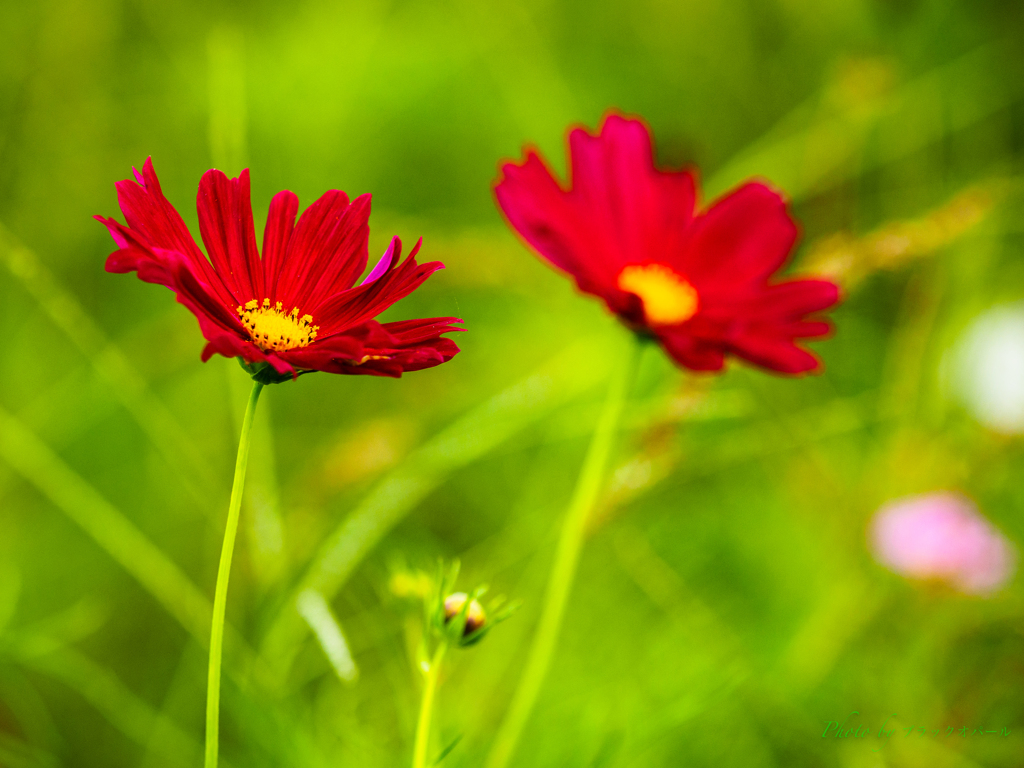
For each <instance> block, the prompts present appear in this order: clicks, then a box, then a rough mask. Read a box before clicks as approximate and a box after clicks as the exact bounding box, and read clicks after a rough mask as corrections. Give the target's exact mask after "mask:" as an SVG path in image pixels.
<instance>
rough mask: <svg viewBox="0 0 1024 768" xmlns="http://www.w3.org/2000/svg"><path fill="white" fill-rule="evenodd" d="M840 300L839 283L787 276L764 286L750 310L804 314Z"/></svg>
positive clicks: (781, 314) (779, 313) (800, 315)
mask: <svg viewBox="0 0 1024 768" xmlns="http://www.w3.org/2000/svg"><path fill="white" fill-rule="evenodd" d="M838 301H839V286H837V285H836V284H835V283H830V282H829V281H828V280H787V281H786V282H783V283H776V284H775V285H769V286H767V287H765V288H763V289H762V290H761V291H760V292H759V294H758V296H757V298H756V299H755V300H754V301H753V302H752V303H751V310H753V311H756V312H758V313H759V314H763V315H771V316H774V317H802V316H804V315H807V314H810V313H812V312H821V311H823V310H826V309H828V308H829V307H832V306H833V305H835V304H836V303H837V302H838Z"/></svg>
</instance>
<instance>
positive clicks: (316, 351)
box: [96, 159, 462, 381]
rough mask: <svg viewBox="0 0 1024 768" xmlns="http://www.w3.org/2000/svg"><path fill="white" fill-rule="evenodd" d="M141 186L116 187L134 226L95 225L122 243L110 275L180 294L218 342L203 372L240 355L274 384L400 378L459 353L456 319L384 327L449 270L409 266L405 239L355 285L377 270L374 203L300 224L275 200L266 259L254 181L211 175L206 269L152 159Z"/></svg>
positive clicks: (202, 202) (245, 175)
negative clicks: (402, 304) (400, 304)
mask: <svg viewBox="0 0 1024 768" xmlns="http://www.w3.org/2000/svg"><path fill="white" fill-rule="evenodd" d="M133 170H134V169H133ZM135 179H136V182H137V183H136V182H133V181H130V180H126V181H121V182H118V183H117V197H118V202H119V204H120V206H121V211H122V212H123V213H124V217H125V220H126V221H127V223H128V226H124V225H122V224H120V223H118V222H117V221H115V220H114V219H106V218H103V217H102V216H97V217H96V219H97V220H99V221H101V222H102V223H103V224H105V225H106V226H107V229H109V230H110V234H111V235H112V236H113V238H114V240H115V242H116V243H117V245H118V250H116V251H114V252H113V253H112V254H110V256H109V257H108V258H107V264H106V269H107V271H108V272H133V271H134V272H137V273H138V276H139V279H141V280H144V281H146V282H148V283H159V284H160V285H165V286H167V287H168V288H170V289H171V290H172V291H174V292H175V293H176V294H177V297H178V301H179V302H180V303H181V304H184V305H185V306H186V307H188V309H189V310H191V311H192V313H193V314H194V315H195V316H196V318H197V319H198V320H199V327H200V329H201V330H202V333H203V336H204V337H205V338H206V340H207V344H206V347H205V349H204V350H203V354H202V359H203V361H204V362H205V361H206V360H209V359H210V357H211V356H212V355H213V354H215V353H216V354H221V355H224V356H225V357H239V358H242V360H244V361H245V363H247V364H248V365H247V366H246V367H247V369H248V370H250V372H252V373H253V374H254V375H258V376H262V377H263V378H264V379H265V380H266V381H281V380H284V379H286V378H289V377H294V376H297V375H299V374H300V373H305V372H309V371H325V372H328V373H346V374H370V375H374V376H401V375H402V373H403V372H404V371H416V370H419V369H421V368H430V367H432V366H435V365H438V364H440V363H443V362H446V361H447V360H450V359H451V358H452V357H453V356H454V355H455V354H456V353H457V352H458V351H459V348H458V347H457V346H456V345H455V343H454V342H453V341H452V340H451V339H448V338H444V337H442V336H441V334H443V333H447V332H449V331H458V330H461V329H460V328H458V327H456V326H454V325H452V324H453V323H460V322H462V321H461V320H458V319H456V318H453V317H433V318H427V319H422V320H405V321H402V322H395V323H379V322H377V321H376V320H374V319H373V318H374V317H375V316H377V315H378V314H380V313H381V312H383V311H384V310H385V309H387V308H388V307H390V306H391V305H392V304H394V303H395V302H396V301H398V300H399V299H401V298H403V297H404V296H407V295H408V294H410V293H411V292H412V291H414V290H415V289H416V288H417V287H419V285H420V284H421V283H422V282H423V281H424V280H426V279H427V277H429V276H430V274H431V273H433V272H435V271H436V270H438V269H441V268H443V266H444V265H443V264H441V262H439V261H432V262H429V263H427V264H417V263H416V259H415V256H416V252H417V251H418V250H419V247H420V243H417V244H416V247H415V248H413V249H412V253H410V254H409V256H408V258H406V260H405V261H404V262H402V263H401V264H399V259H400V257H401V254H402V241H401V240H399V239H398V238H397V237H396V238H394V239H392V241H391V244H390V245H389V246H388V249H387V251H386V252H385V253H384V255H383V256H382V257H381V259H380V261H378V262H377V265H376V266H375V267H374V268H373V270H372V271H371V272H370V274H369V275H367V276H366V278H364V279H363V280H362V281H361V282H360V283H359V284H358V285H356V280H358V279H359V277H360V275H362V274H363V271H364V270H365V269H366V266H367V259H368V249H367V240H368V237H369V226H368V224H367V220H368V218H369V215H370V196H369V195H361V196H359V197H357V198H356V199H355V200H352V201H351V202H350V201H349V199H348V195H346V194H345V193H344V192H339V191H337V190H331V191H329V192H327V193H325V194H324V195H323V196H322V197H321V198H320V199H319V200H317V201H316V202H315V203H313V204H312V205H311V206H309V208H307V209H306V210H305V211H304V212H303V213H302V215H301V216H299V217H298V221H296V218H295V217H296V214H297V213H298V208H299V199H298V197H297V196H296V195H295V194H294V193H292V192H288V191H284V192H279V193H278V194H277V195H275V196H274V198H273V200H271V202H270V210H269V212H268V215H267V225H266V228H265V229H264V232H263V249H262V251H263V252H262V254H260V253H259V252H258V251H257V248H256V234H255V230H254V228H253V219H252V206H251V204H250V201H249V171H248V170H245V171H243V172H242V174H241V176H239V177H238V178H237V179H229V178H227V176H225V175H224V174H223V173H221V172H220V171H216V170H211V171H207V172H206V173H205V174H203V178H202V179H201V180H200V182H199V195H198V199H197V207H198V210H199V230H200V233H201V235H202V239H203V243H204V244H205V245H206V250H207V252H208V253H209V259H207V257H206V256H205V255H204V254H203V252H202V251H201V250H200V249H199V247H198V246H197V245H196V243H195V241H194V240H193V239H192V236H191V235H190V234H189V231H188V228H187V227H186V226H185V223H184V222H183V221H182V219H181V216H180V215H178V212H177V211H176V210H175V209H174V207H173V206H172V205H171V204H170V202H168V200H167V198H165V197H164V195H163V193H162V192H161V190H160V183H159V181H158V180H157V177H156V173H155V172H154V170H153V163H152V162H151V161H150V160H148V159H147V160H146V163H145V165H144V166H143V168H142V173H141V174H140V173H139V172H138V171H135Z"/></svg>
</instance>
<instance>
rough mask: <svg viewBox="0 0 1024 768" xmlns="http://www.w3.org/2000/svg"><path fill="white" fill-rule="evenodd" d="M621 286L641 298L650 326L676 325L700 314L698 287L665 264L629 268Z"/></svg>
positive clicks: (620, 275)
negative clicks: (698, 311)
mask: <svg viewBox="0 0 1024 768" xmlns="http://www.w3.org/2000/svg"><path fill="white" fill-rule="evenodd" d="M618 285H619V288H620V289H621V290H623V291H626V292H628V293H635V294H636V295H637V296H639V297H640V300H641V301H643V303H644V316H645V317H646V318H647V322H649V323H650V324H651V325H677V324H678V323H682V322H685V321H687V320H689V319H690V318H691V317H693V316H694V315H695V314H697V305H698V301H697V289H696V288H694V287H693V286H692V285H690V284H689V283H688V282H687V281H686V280H685V279H684V278H683V276H682V275H680V274H678V273H677V272H675V271H673V270H672V269H670V268H669V267H667V266H665V265H664V264H643V265H632V266H629V267H626V268H625V269H623V270H622V272H620V273H619V281H618Z"/></svg>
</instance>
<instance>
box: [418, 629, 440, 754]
mask: <svg viewBox="0 0 1024 768" xmlns="http://www.w3.org/2000/svg"><path fill="white" fill-rule="evenodd" d="M447 650H448V643H447V642H446V641H441V644H440V645H438V646H437V650H436V651H434V658H432V659H431V660H430V669H428V670H427V679H426V683H425V684H424V686H423V700H422V701H421V702H420V719H419V722H418V723H417V724H416V746H415V747H413V752H412V768H426V765H427V748H428V747H429V746H430V716H431V714H432V713H433V710H434V694H435V693H436V692H437V677H438V675H439V674H440V672H441V660H442V659H443V658H444V653H445V651H447Z"/></svg>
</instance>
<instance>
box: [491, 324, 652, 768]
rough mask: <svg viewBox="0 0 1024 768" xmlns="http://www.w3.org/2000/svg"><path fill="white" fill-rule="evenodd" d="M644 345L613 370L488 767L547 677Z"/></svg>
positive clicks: (501, 767)
mask: <svg viewBox="0 0 1024 768" xmlns="http://www.w3.org/2000/svg"><path fill="white" fill-rule="evenodd" d="M642 344H643V339H642V337H640V336H638V335H635V334H632V335H631V338H630V342H629V346H628V348H627V350H626V351H625V353H624V354H623V356H622V360H621V362H620V364H619V365H618V366H615V367H614V368H613V369H612V380H611V384H610V386H609V388H608V396H607V399H606V400H605V403H604V408H603V409H602V411H601V416H600V418H599V419H598V422H597V426H596V427H595V429H594V435H593V437H592V438H591V440H590V447H589V448H588V449H587V455H586V458H584V460H583V467H582V468H581V469H580V474H579V477H578V478H577V480H576V487H575V489H574V490H573V495H572V499H571V501H570V502H569V509H568V510H567V512H566V515H565V521H564V522H563V523H562V532H561V534H560V536H559V539H558V548H557V549H556V550H555V562H554V565H553V566H552V568H551V577H550V579H549V580H548V588H547V592H546V594H545V596H544V605H543V607H542V609H541V616H540V623H539V625H538V626H537V632H536V634H535V635H534V638H533V645H532V646H531V647H530V653H529V656H528V657H527V660H526V669H525V670H524V671H523V675H522V677H520V678H519V685H518V686H517V687H516V691H515V693H514V694H513V696H512V703H511V704H510V705H509V709H508V712H507V713H506V714H505V719H504V721H503V722H502V724H501V727H500V728H499V729H498V735H497V737H496V738H495V740H494V745H493V746H492V747H491V752H490V754H489V755H488V756H487V763H486V768H505V766H506V765H507V764H508V762H509V760H510V759H511V758H512V755H513V753H514V752H515V748H516V742H517V741H518V740H519V736H520V735H521V734H522V731H523V728H524V727H525V725H526V722H527V720H529V717H530V712H532V711H533V705H534V704H535V703H536V701H537V695H538V694H539V693H540V688H541V686H542V685H543V683H544V678H545V677H546V676H547V672H548V667H550V666H551V658H552V656H553V654H554V651H555V644H556V643H557V641H558V634H559V631H560V629H561V627H562V619H563V617H564V615H565V606H566V603H567V602H568V599H569V592H570V590H571V589H572V583H573V579H574V577H575V575H576V567H577V565H578V563H579V558H580V550H581V549H582V546H583V537H584V533H585V532H586V525H587V518H588V517H589V516H590V513H591V511H592V510H593V509H594V504H595V503H596V501H597V498H598V494H599V493H600V491H601V486H602V484H603V480H604V473H605V467H606V466H607V464H608V457H609V455H610V454H611V449H612V444H613V441H614V438H615V433H616V432H617V431H618V426H619V420H620V417H621V415H622V409H623V406H624V405H625V402H626V395H627V394H628V392H629V390H630V386H631V385H632V383H633V378H634V376H635V374H636V369H637V364H638V362H639V359H640V349H641V345H642Z"/></svg>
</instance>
